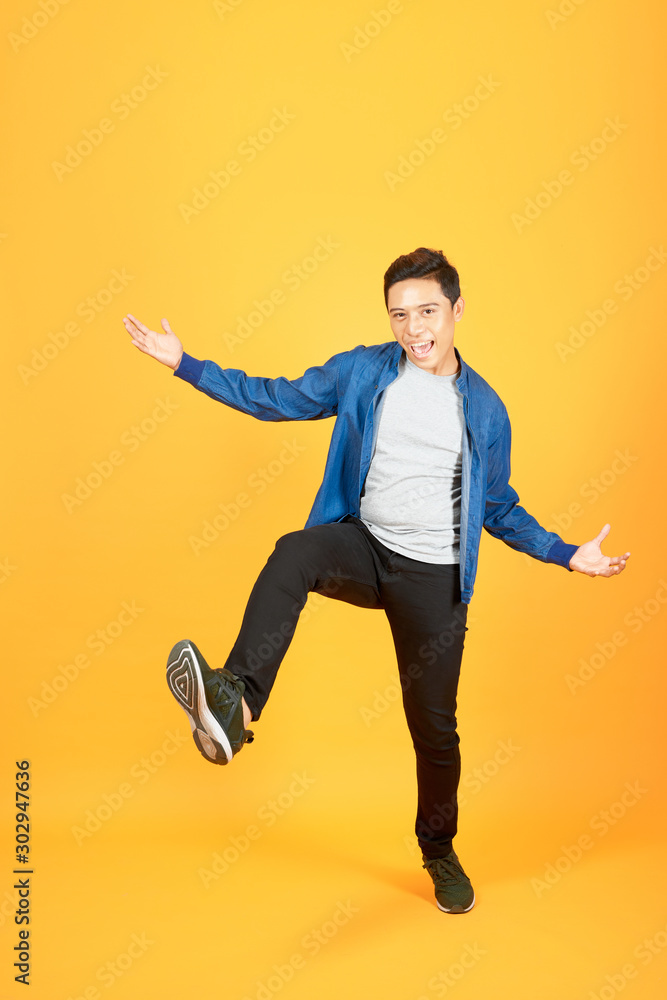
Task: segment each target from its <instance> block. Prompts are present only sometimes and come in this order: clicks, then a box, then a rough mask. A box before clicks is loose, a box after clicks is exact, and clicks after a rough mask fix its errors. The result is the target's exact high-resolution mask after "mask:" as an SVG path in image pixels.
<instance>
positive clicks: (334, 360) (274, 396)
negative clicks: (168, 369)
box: [174, 351, 349, 420]
mask: <svg viewBox="0 0 667 1000" xmlns="http://www.w3.org/2000/svg"><path fill="white" fill-rule="evenodd" d="M347 353H349V352H347V351H342V352H341V353H340V354H334V355H333V356H332V357H331V358H329V360H328V361H326V362H325V363H324V364H323V365H314V366H313V367H312V368H308V369H307V371H306V372H304V374H303V375H301V376H300V377H299V378H295V379H292V380H290V379H287V378H283V377H280V378H264V377H261V376H257V375H246V373H245V372H244V371H241V370H240V369H238V368H221V367H220V365H217V364H216V363H215V362H214V361H199V360H198V359H197V358H193V357H192V356H191V355H189V354H183V357H182V358H181V362H180V364H179V366H178V368H177V369H176V371H175V372H174V375H176V376H177V377H178V378H182V379H184V380H185V381H186V382H189V383H190V384H191V385H193V386H194V387H195V388H196V389H199V390H200V392H203V393H205V394H206V395H207V396H210V397H211V398H212V399H217V400H218V401H219V402H220V403H225V404H226V405H227V406H231V407H232V409H234V410H240V411H241V412H242V413H248V414H249V415H250V416H251V417H257V418H258V420H319V419H321V418H323V417H333V416H335V415H336V414H337V412H338V391H339V386H338V380H339V374H340V364H341V359H342V358H343V357H344V356H345V355H346V354H347Z"/></svg>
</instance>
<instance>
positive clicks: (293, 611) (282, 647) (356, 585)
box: [225, 514, 468, 858]
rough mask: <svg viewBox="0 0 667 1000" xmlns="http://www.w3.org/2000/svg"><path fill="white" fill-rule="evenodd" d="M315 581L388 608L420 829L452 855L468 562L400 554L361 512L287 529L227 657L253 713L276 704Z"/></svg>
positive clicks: (424, 843)
mask: <svg viewBox="0 0 667 1000" xmlns="http://www.w3.org/2000/svg"><path fill="white" fill-rule="evenodd" d="M310 591H314V592H316V593H318V594H324V595H325V596H327V597H331V598H333V599H334V600H338V601H346V602H347V603H348V604H354V605H356V606H358V607H362V608H381V609H383V610H384V611H385V614H386V615H387V619H388V620H389V626H390V628H391V631H392V636H393V639H394V645H395V648H396V657H397V660H398V669H399V678H400V682H401V688H402V692H403V706H404V709H405V715H406V719H407V723H408V728H409V731H410V735H411V737H412V742H413V745H414V748H415V753H416V757H417V788H418V807H417V820H416V824H415V833H416V835H417V840H418V842H419V845H420V847H421V849H422V852H423V854H424V856H425V857H426V858H440V857H444V856H445V855H446V854H448V853H449V851H450V850H451V848H452V838H453V837H454V835H455V834H456V830H457V818H458V802H457V797H456V791H457V788H458V783H459V778H460V774H461V758H460V754H459V736H458V733H457V731H456V714H455V713H456V690H457V686H458V680H459V671H460V667H461V657H462V654H463V644H464V637H465V632H466V631H467V627H466V619H467V612H468V606H467V605H466V604H463V603H462V602H461V591H460V586H459V566H458V563H452V564H442V563H425V562H420V561H418V560H416V559H408V558H407V556H403V555H399V554H398V553H397V552H393V551H392V550H391V549H388V548H387V547H386V546H385V545H383V544H382V543H381V542H379V541H378V540H377V539H376V538H375V536H374V535H373V534H372V532H371V531H369V529H368V528H367V527H366V525H365V524H364V523H363V522H362V521H361V520H360V519H359V518H358V517H355V516H354V515H352V514H350V515H348V516H347V517H346V518H345V519H344V520H343V521H337V522H333V523H331V524H320V525H313V526H312V527H310V528H302V529H301V530H298V531H290V532H288V533H287V534H286V535H283V536H282V537H281V538H279V539H278V541H277V542H276V545H275V549H274V550H273V552H272V553H271V555H270V556H269V558H268V560H267V563H266V565H265V567H264V569H263V570H262V571H261V573H260V574H259V577H258V578H257V582H256V583H255V585H254V587H253V589H252V591H251V593H250V597H249V599H248V604H247V607H246V611H245V614H244V617H243V622H242V625H241V630H240V632H239V635H238V638H237V640H236V643H235V644H234V648H233V649H232V651H231V653H230V654H229V658H228V660H227V662H226V663H225V666H226V667H227V669H228V670H231V671H232V672H233V673H235V674H237V675H238V676H239V677H241V678H242V679H243V681H245V684H246V691H245V695H244V697H245V699H246V702H247V704H248V707H249V708H250V710H251V711H252V717H253V720H257V719H259V717H260V714H261V711H262V709H263V707H264V705H265V704H266V701H267V699H268V697H269V693H270V691H271V688H272V687H273V683H274V681H275V679H276V674H277V672H278V667H279V666H280V664H281V662H282V660H283V658H284V656H285V653H286V652H287V649H288V647H289V644H290V642H291V640H292V636H293V634H294V630H295V628H296V624H297V621H298V619H299V615H300V613H301V610H302V609H303V607H304V605H305V603H306V601H307V599H308V593H309V592H310Z"/></svg>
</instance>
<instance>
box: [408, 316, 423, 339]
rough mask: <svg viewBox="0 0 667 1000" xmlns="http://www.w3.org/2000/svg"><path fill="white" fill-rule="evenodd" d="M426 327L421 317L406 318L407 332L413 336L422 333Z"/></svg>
mask: <svg viewBox="0 0 667 1000" xmlns="http://www.w3.org/2000/svg"><path fill="white" fill-rule="evenodd" d="M425 329H426V327H425V326H424V321H423V319H422V317H421V316H419V315H417V316H408V332H409V333H410V334H412V335H413V336H417V334H420V333H423V332H424V330H425Z"/></svg>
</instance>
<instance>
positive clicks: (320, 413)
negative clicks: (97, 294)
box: [123, 313, 361, 420]
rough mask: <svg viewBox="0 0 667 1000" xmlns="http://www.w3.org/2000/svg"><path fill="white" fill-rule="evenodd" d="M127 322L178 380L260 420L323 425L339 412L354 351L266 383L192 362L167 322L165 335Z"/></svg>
mask: <svg viewBox="0 0 667 1000" xmlns="http://www.w3.org/2000/svg"><path fill="white" fill-rule="evenodd" d="M123 323H124V325H125V329H126V330H127V332H128V333H129V334H130V337H131V338H132V343H133V344H134V346H135V347H136V348H138V349H139V350H140V351H142V352H143V353H144V354H148V355H149V356H150V357H152V358H155V359H156V361H159V362H161V363H162V364H163V365H167V367H168V368H171V369H173V371H174V374H175V375H176V376H177V377H178V378H182V379H183V380H184V381H186V382H189V383H190V384H191V385H193V386H194V387H195V388H196V389H198V390H199V391H200V392H203V393H205V394H206V395H207V396H210V397H211V399H215V400H217V401H218V402H220V403H225V404H226V405H227V406H231V407H232V409H235V410H239V411H240V412H241V413H247V414H249V415H250V416H252V417H257V418H258V419H259V420H319V419H321V418H323V417H333V416H335V415H336V414H337V412H338V396H339V375H340V366H341V362H342V361H343V359H344V358H345V357H346V356H347V355H349V354H350V353H353V352H350V351H341V352H340V353H338V354H334V355H333V357H331V358H329V360H328V361H326V362H325V363H324V364H323V365H313V366H312V367H310V368H308V369H307V371H306V372H305V373H304V374H303V375H301V376H300V377H299V378H295V379H287V378H284V377H282V376H281V377H279V378H264V377H263V376H258V375H247V374H246V373H245V372H244V371H242V370H241V369H239V368H221V367H220V365H218V364H216V363H215V362H214V361H199V360H197V358H193V357H191V356H190V355H189V354H187V353H186V352H184V351H183V345H182V344H181V342H180V340H179V339H178V337H177V336H176V334H175V333H174V331H173V330H172V329H171V327H170V326H169V323H168V322H167V320H166V319H163V320H162V328H163V330H164V333H157V332H156V331H154V330H150V329H149V328H148V327H147V326H145V324H144V323H141V322H139V320H138V319H137V318H136V316H133V315H132V314H131V313H128V314H127V315H126V316H124V317H123ZM359 349H361V347H360V348H355V350H359Z"/></svg>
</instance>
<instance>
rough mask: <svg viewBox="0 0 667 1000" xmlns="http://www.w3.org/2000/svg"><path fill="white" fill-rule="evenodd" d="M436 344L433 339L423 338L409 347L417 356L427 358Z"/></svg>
mask: <svg viewBox="0 0 667 1000" xmlns="http://www.w3.org/2000/svg"><path fill="white" fill-rule="evenodd" d="M434 344H435V341H433V340H421V341H417V342H416V343H414V344H410V345H409V348H410V351H411V352H412V354H413V355H414V357H415V358H426V357H428V355H429V354H430V353H431V350H432V349H433V346H434Z"/></svg>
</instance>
